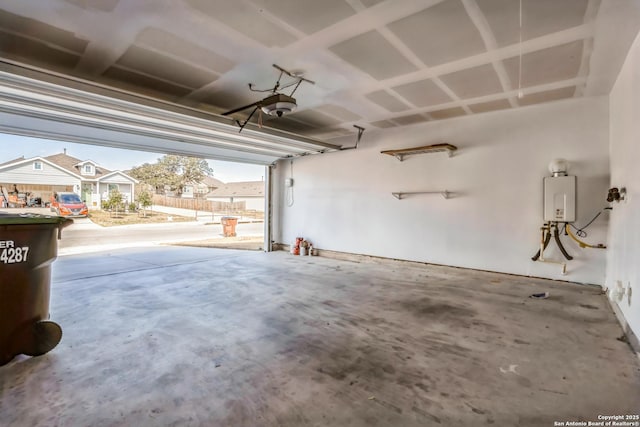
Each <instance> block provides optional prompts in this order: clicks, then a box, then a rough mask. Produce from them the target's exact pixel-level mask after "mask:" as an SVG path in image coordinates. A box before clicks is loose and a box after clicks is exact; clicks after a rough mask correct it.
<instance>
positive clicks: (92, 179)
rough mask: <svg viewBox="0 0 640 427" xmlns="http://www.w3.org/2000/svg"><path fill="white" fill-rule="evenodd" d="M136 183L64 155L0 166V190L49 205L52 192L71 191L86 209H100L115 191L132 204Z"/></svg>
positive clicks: (134, 180) (23, 160)
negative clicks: (102, 202)
mask: <svg viewBox="0 0 640 427" xmlns="http://www.w3.org/2000/svg"><path fill="white" fill-rule="evenodd" d="M137 183H138V181H137V180H136V179H134V178H132V177H130V176H128V175H127V174H125V173H124V172H122V171H112V170H109V169H107V168H105V167H103V166H101V165H99V164H98V163H96V162H94V161H93V160H80V159H76V158H75V157H71V156H69V155H67V154H66V150H65V152H64V153H60V154H55V155H53V156H48V157H32V158H29V159H25V158H24V157H21V158H18V159H15V160H11V161H9V162H5V163H3V164H0V186H2V187H4V188H6V189H7V191H8V192H11V191H13V189H14V188H17V189H18V191H19V192H20V193H31V196H32V197H34V196H35V197H41V198H42V200H43V201H49V200H50V199H51V196H52V195H53V193H54V192H63V191H72V192H74V193H76V194H78V195H79V196H80V198H81V199H82V200H84V201H85V202H86V203H87V206H88V207H89V208H90V209H100V205H101V201H102V200H103V199H106V197H107V195H108V194H109V192H110V191H111V190H114V189H117V190H119V191H120V192H121V193H122V194H123V195H124V198H125V199H126V200H127V202H132V201H133V200H134V194H135V185H136V184H137Z"/></svg>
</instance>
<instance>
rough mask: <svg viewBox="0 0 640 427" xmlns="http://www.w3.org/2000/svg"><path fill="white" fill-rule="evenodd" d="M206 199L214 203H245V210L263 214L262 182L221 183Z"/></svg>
mask: <svg viewBox="0 0 640 427" xmlns="http://www.w3.org/2000/svg"><path fill="white" fill-rule="evenodd" d="M206 198H207V200H211V201H214V202H227V203H238V202H245V209H247V210H256V211H261V212H264V181H244V182H227V183H222V185H221V186H220V187H218V188H216V189H215V190H213V191H212V192H210V193H209V194H207V196H206Z"/></svg>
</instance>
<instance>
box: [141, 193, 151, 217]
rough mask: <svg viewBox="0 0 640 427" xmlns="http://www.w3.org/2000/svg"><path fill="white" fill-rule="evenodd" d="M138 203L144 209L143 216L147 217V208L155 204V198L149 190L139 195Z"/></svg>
mask: <svg viewBox="0 0 640 427" xmlns="http://www.w3.org/2000/svg"><path fill="white" fill-rule="evenodd" d="M138 203H140V206H141V207H142V216H145V217H146V216H147V208H148V207H149V206H151V205H152V204H153V197H152V196H151V193H149V192H148V191H147V190H142V191H140V193H138Z"/></svg>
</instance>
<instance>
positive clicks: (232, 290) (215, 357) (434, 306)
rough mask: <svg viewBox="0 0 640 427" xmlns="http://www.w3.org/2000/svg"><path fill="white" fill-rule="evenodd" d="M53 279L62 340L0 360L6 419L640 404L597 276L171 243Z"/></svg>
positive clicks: (222, 422) (529, 421) (477, 412)
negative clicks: (583, 282) (554, 276)
mask: <svg viewBox="0 0 640 427" xmlns="http://www.w3.org/2000/svg"><path fill="white" fill-rule="evenodd" d="M52 286H53V297H52V305H51V308H52V310H51V312H52V320H55V321H57V322H58V323H60V324H61V325H62V327H63V329H64V337H63V340H62V342H61V343H60V345H59V346H58V347H57V348H56V349H55V350H54V351H53V352H51V353H49V354H47V355H45V356H42V357H39V358H33V359H31V358H27V357H24V356H20V357H18V358H16V359H14V361H13V362H11V363H10V364H8V365H6V366H4V367H1V368H0V425H2V426H65V427H66V426H425V425H443V426H452V425H474V426H478V425H491V424H493V425H498V426H507V425H509V426H512V425H513V426H515V425H521V426H551V425H553V421H578V420H597V416H598V415H600V414H602V415H617V414H637V413H638V411H639V409H640V371H639V369H640V363H639V361H638V358H637V357H636V356H635V355H634V354H633V353H632V352H631V350H630V348H629V347H628V345H627V344H626V343H624V342H621V341H618V340H616V338H617V337H619V336H620V335H621V329H620V327H619V325H618V324H617V323H616V320H615V319H614V315H613V313H612V312H611V310H610V308H609V307H608V304H607V301H606V299H605V296H603V295H599V289H597V288H594V287H588V286H578V285H573V284H568V283H562V282H553V281H548V280H537V279H530V278H524V277H514V276H507V275H500V274H495V273H484V272H477V271H470V270H463V269H452V268H446V267H432V266H416V265H413V264H409V263H381V264H376V263H366V264H365V263H354V262H346V261H336V260H332V259H326V258H319V257H313V258H310V257H306V258H301V257H293V256H291V255H289V254H288V253H285V252H276V253H271V254H265V253H261V252H244V251H225V250H219V249H202V248H180V247H168V248H162V247H161V248H145V249H144V250H133V249H129V250H123V251H118V252H112V253H97V254H92V255H82V256H68V257H61V258H59V259H58V260H57V261H56V263H55V264H54V277H53V285H52ZM541 291H549V292H550V293H551V298H549V299H547V300H533V299H529V298H527V297H528V295H530V294H531V293H534V292H541Z"/></svg>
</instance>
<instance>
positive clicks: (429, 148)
mask: <svg viewBox="0 0 640 427" xmlns="http://www.w3.org/2000/svg"><path fill="white" fill-rule="evenodd" d="M457 149H458V147H456V146H455V145H451V144H433V145H424V146H422V147H413V148H402V149H400V150H385V151H381V152H380V153H381V154H387V155H389V156H393V157H395V158H396V159H398V160H400V161H403V160H404V158H405V156H412V155H415V154H427V153H438V152H443V151H444V152H447V153H448V154H449V157H451V156H453V152H454V151H456V150H457Z"/></svg>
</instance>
